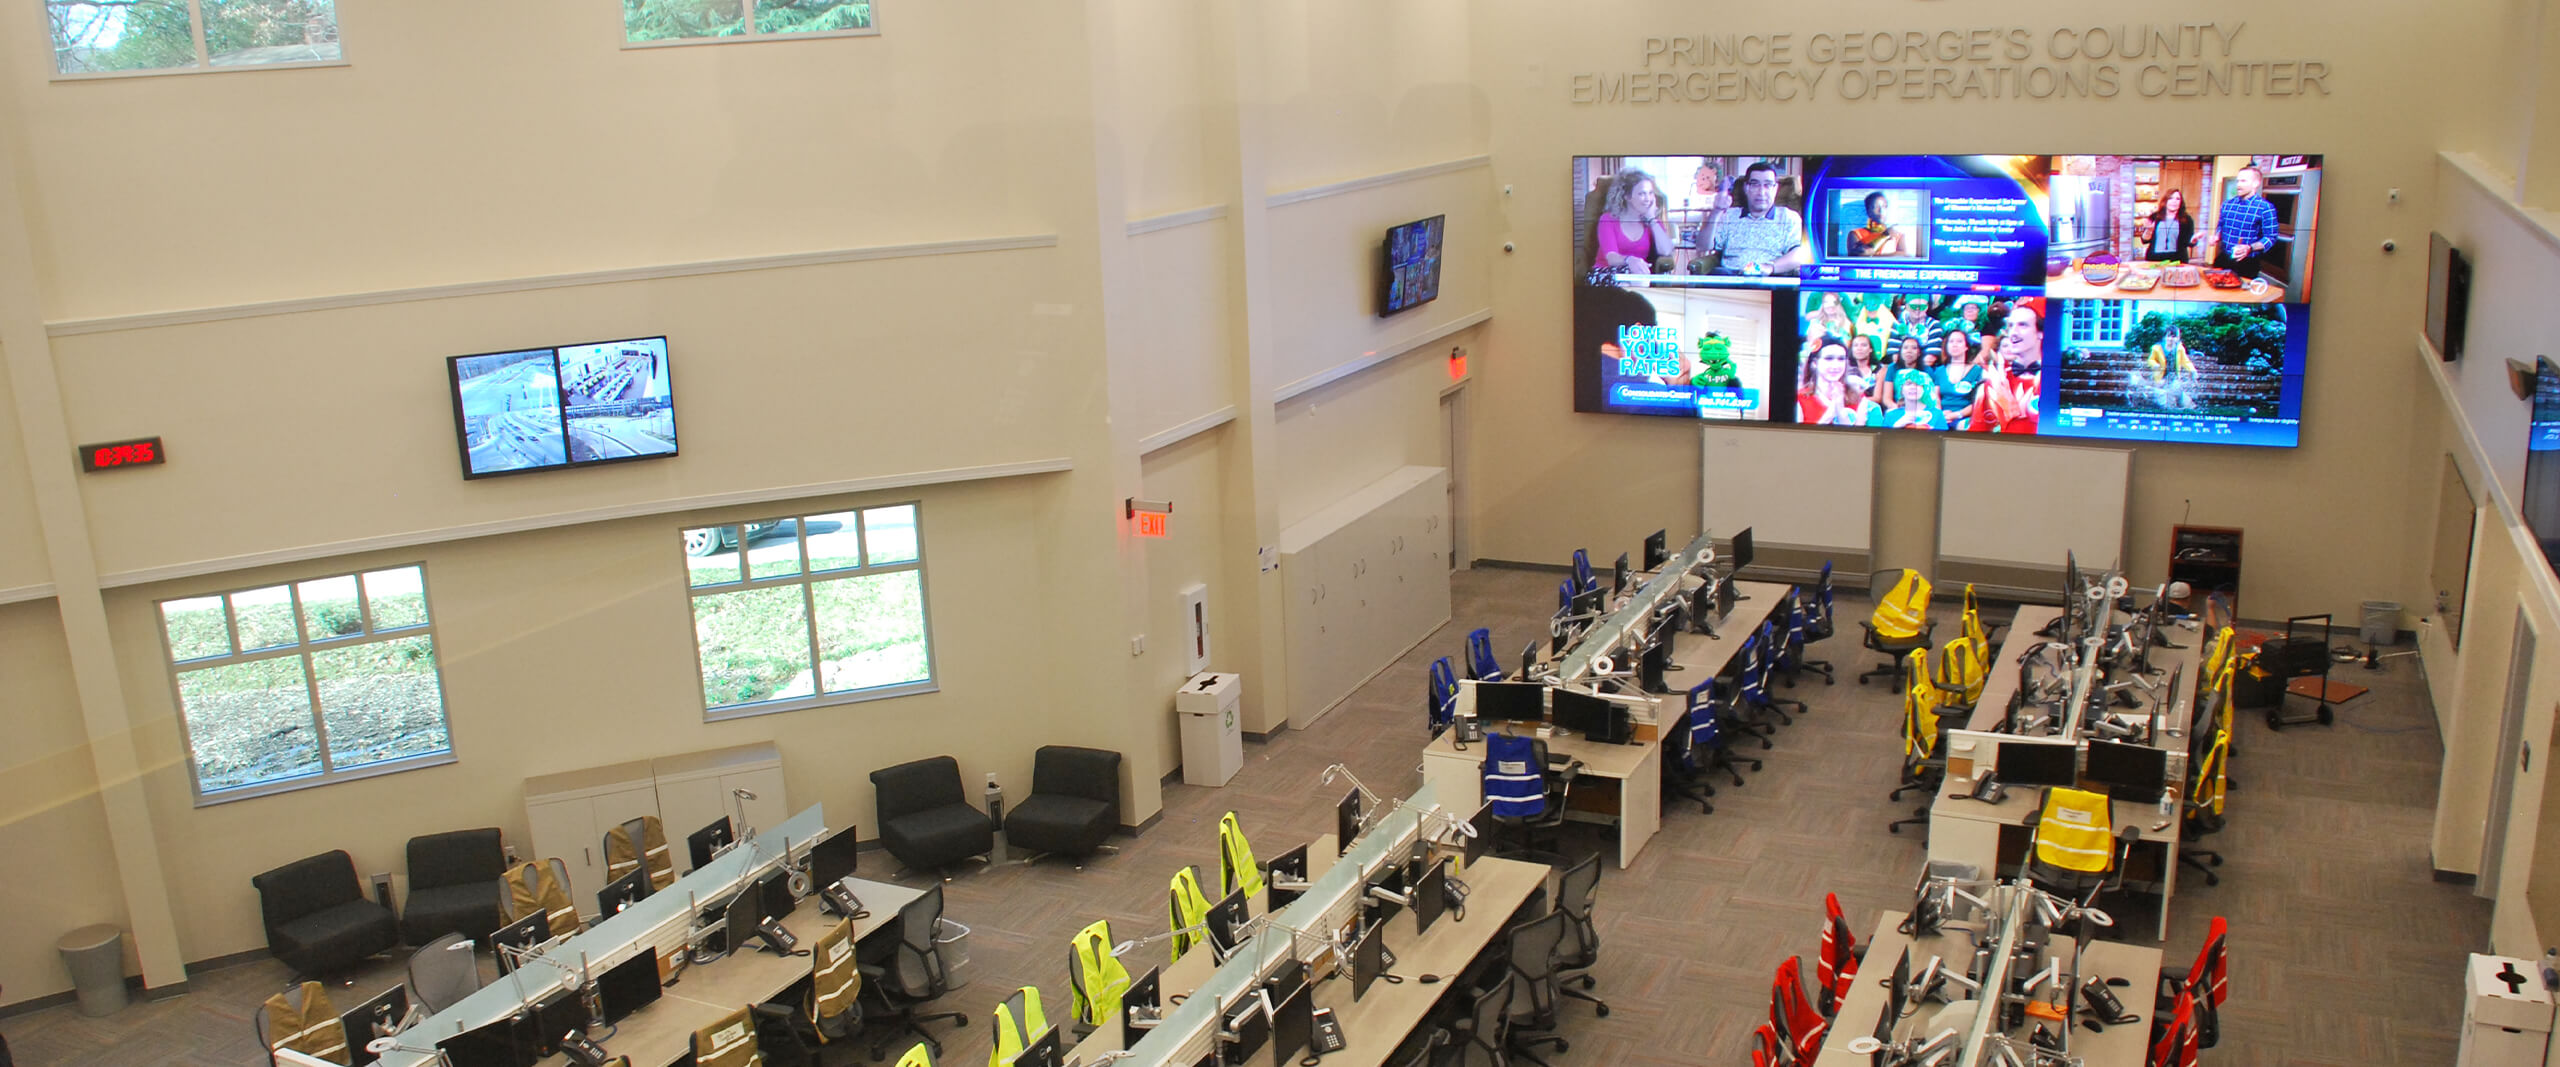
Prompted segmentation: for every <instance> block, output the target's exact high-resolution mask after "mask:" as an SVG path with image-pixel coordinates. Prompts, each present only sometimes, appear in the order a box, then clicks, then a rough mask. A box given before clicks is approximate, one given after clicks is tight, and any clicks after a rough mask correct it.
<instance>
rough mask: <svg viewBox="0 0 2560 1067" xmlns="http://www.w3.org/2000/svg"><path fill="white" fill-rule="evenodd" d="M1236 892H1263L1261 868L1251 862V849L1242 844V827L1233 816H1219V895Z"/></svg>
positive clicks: (1230, 813) (1248, 893) (1231, 813)
mask: <svg viewBox="0 0 2560 1067" xmlns="http://www.w3.org/2000/svg"><path fill="white" fill-rule="evenodd" d="M1238 889H1242V890H1244V895H1246V896H1248V897H1250V896H1258V895H1260V894H1261V892H1262V868H1261V867H1259V866H1256V865H1255V864H1254V862H1253V846H1252V845H1249V844H1246V843H1245V840H1244V827H1243V826H1241V825H1238V824H1237V823H1236V813H1234V812H1232V811H1231V812H1228V813H1226V814H1224V815H1221V816H1218V895H1219V896H1225V895H1227V894H1229V893H1233V892H1235V891H1236V890H1238Z"/></svg>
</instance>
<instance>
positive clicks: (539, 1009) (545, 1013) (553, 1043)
mask: <svg viewBox="0 0 2560 1067" xmlns="http://www.w3.org/2000/svg"><path fill="white" fill-rule="evenodd" d="M594 1021H595V1018H594V1017H593V1016H590V1015H588V1014H587V998H586V997H583V996H580V995H579V994H578V991H577V990H575V989H559V990H554V991H553V992H552V993H551V995H550V996H547V997H544V998H542V999H541V1000H540V1001H539V1002H537V1003H535V1004H534V1006H533V1054H534V1057H535V1058H536V1059H540V1058H541V1057H544V1056H549V1055H551V1054H553V1053H556V1052H558V1051H560V1039H561V1038H562V1037H563V1036H565V1035H568V1034H574V1033H578V1032H579V1031H582V1030H585V1029H586V1028H587V1024H589V1023H592V1022H594Z"/></svg>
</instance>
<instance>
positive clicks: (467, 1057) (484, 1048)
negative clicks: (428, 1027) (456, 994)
mask: <svg viewBox="0 0 2560 1067" xmlns="http://www.w3.org/2000/svg"><path fill="white" fill-rule="evenodd" d="M532 1027H533V1022H532V1020H531V1019H529V1018H527V1017H525V1016H521V1015H510V1016H507V1017H506V1018H503V1019H500V1020H498V1021H497V1022H493V1023H489V1024H487V1025H485V1026H482V1027H480V1028H478V1029H476V1030H465V1031H463V1032H461V1033H458V1034H455V1035H453V1036H452V1037H448V1038H445V1039H443V1040H441V1041H438V1042H436V1048H437V1049H438V1050H439V1051H442V1052H443V1053H444V1058H445V1062H447V1063H450V1064H452V1065H453V1067H532V1065H533V1061H534V1060H535V1059H537V1058H538V1057H536V1056H534V1055H533V1042H532V1034H531V1030H532Z"/></svg>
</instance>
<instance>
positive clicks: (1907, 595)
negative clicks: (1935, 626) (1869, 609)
mask: <svg viewBox="0 0 2560 1067" xmlns="http://www.w3.org/2000/svg"><path fill="white" fill-rule="evenodd" d="M1928 621H1929V580H1928V579H1926V578H1923V577H1921V576H1920V572H1919V571H1913V570H1906V571H1903V572H1902V577H1901V578H1900V579H1899V580H1897V581H1895V582H1894V583H1893V588H1892V590H1890V591H1888V592H1887V593H1885V595H1884V596H1883V597H1882V598H1880V599H1878V600H1877V601H1876V612H1875V614H1874V615H1872V616H1870V617H1868V620H1867V624H1868V625H1870V626H1873V627H1874V628H1875V631H1876V636H1877V637H1881V638H1885V639H1888V640H1902V639H1907V638H1912V637H1918V636H1920V631H1921V630H1922V629H1923V628H1925V627H1926V626H1927V625H1928Z"/></svg>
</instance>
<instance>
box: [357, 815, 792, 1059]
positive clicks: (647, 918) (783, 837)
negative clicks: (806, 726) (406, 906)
mask: <svg viewBox="0 0 2560 1067" xmlns="http://www.w3.org/2000/svg"><path fill="white" fill-rule="evenodd" d="M826 833H827V817H826V812H825V811H824V810H823V805H817V804H812V805H810V806H809V807H808V808H807V809H805V810H803V811H801V812H800V814H798V815H794V816H792V817H791V818H789V819H787V820H784V822H783V824H782V825H780V826H775V827H770V828H767V829H765V830H763V831H761V832H760V833H759V834H758V835H757V837H756V839H755V840H753V841H749V842H747V843H745V844H742V845H739V846H738V847H736V848H733V849H730V850H729V851H728V852H725V853H722V854H721V855H719V856H715V857H713V858H712V860H711V862H710V863H709V864H708V865H706V866H702V867H697V868H695V869H694V870H693V871H692V872H691V873H688V874H686V875H685V876H684V877H682V878H679V879H676V881H675V884H673V885H670V886H668V887H667V888H665V889H661V890H659V891H657V892H655V893H652V894H650V895H649V898H648V899H647V900H643V901H641V902H640V903H638V904H634V905H632V906H631V907H629V908H626V909H624V910H623V911H622V912H621V913H620V914H617V915H608V916H605V917H604V918H603V919H602V920H601V921H599V922H597V923H596V924H595V925H593V926H590V927H588V928H586V930H585V931H583V932H581V933H579V934H578V935H577V936H576V937H572V938H570V939H568V940H566V941H563V942H560V943H559V944H556V945H553V946H551V948H549V949H548V950H545V951H544V952H542V953H541V954H540V955H538V956H536V957H535V958H533V959H530V960H527V961H526V962H525V965H524V966H523V967H521V968H518V969H517V971H516V974H514V975H509V976H507V977H504V978H500V979H498V980H497V981H495V982H492V983H490V984H488V985H486V986H482V987H481V988H480V991H479V992H476V993H473V994H471V995H470V996H467V997H464V998H462V999H461V1000H460V1001H457V1002H455V1003H454V1005H453V1006H452V1007H449V1008H446V1009H445V1010H443V1011H440V1012H437V1013H435V1014H434V1015H430V1016H428V1017H427V1018H426V1019H425V1020H424V1021H422V1022H420V1023H419V1024H418V1025H416V1026H414V1027H411V1028H409V1029H408V1030H405V1031H402V1032H401V1034H400V1036H399V1038H398V1040H399V1043H400V1047H399V1048H397V1049H394V1050H392V1051H390V1052H386V1053H384V1054H383V1056H382V1059H381V1063H382V1067H430V1065H432V1064H434V1063H436V1054H435V1051H434V1049H435V1043H436V1042H437V1041H439V1040H442V1039H444V1038H447V1037H451V1036H453V1035H454V1034H457V1033H460V1032H462V1031H465V1030H470V1029H475V1028H477V1027H481V1026H486V1025H488V1024H490V1023H493V1022H496V1021H498V1020H499V1019H502V1018H505V1017H506V1016H508V1015H511V1014H514V1013H515V1011H516V1010H517V1009H518V1008H519V1007H521V1006H522V1005H523V1004H524V1002H525V1000H527V999H532V1000H539V999H541V998H542V997H543V996H544V995H546V994H548V993H550V992H552V991H553V990H557V989H560V988H563V987H564V986H570V985H575V984H577V982H578V981H579V961H580V957H581V956H583V957H585V965H586V973H587V974H589V975H600V974H603V973H604V972H605V970H606V969H607V968H610V967H612V966H613V965H615V964H618V963H621V962H622V961H624V960H627V959H630V958H631V957H632V956H633V955H634V954H636V953H638V952H639V951H640V950H641V949H642V948H644V947H649V946H655V947H656V948H657V949H658V955H659V958H660V959H667V958H671V957H673V956H674V955H675V954H676V953H678V952H681V951H683V949H684V943H685V935H686V934H688V933H690V932H691V929H692V927H691V924H692V922H693V914H694V912H695V910H696V909H698V908H700V907H702V906H705V905H708V904H711V903H712V902H714V901H717V900H719V899H720V898H722V897H724V896H726V895H728V894H730V893H733V892H736V891H738V890H740V889H743V888H746V887H747V886H749V885H751V884H753V883H754V881H755V880H756V879H758V878H761V877H763V876H764V875H765V874H766V873H768V872H770V871H772V870H774V869H775V868H777V867H780V866H781V865H782V863H783V861H784V860H785V859H786V858H787V857H786V856H785V855H784V851H785V849H786V847H787V848H788V850H789V851H790V852H791V853H793V854H796V855H801V856H805V855H807V854H808V852H809V846H810V845H811V843H813V842H815V841H817V840H818V839H819V838H821V837H824V836H826ZM519 976H520V977H521V978H522V979H523V985H522V987H521V990H520V989H519V987H518V985H517V981H516V980H517V978H518V977H519ZM421 1050H423V1051H421Z"/></svg>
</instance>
